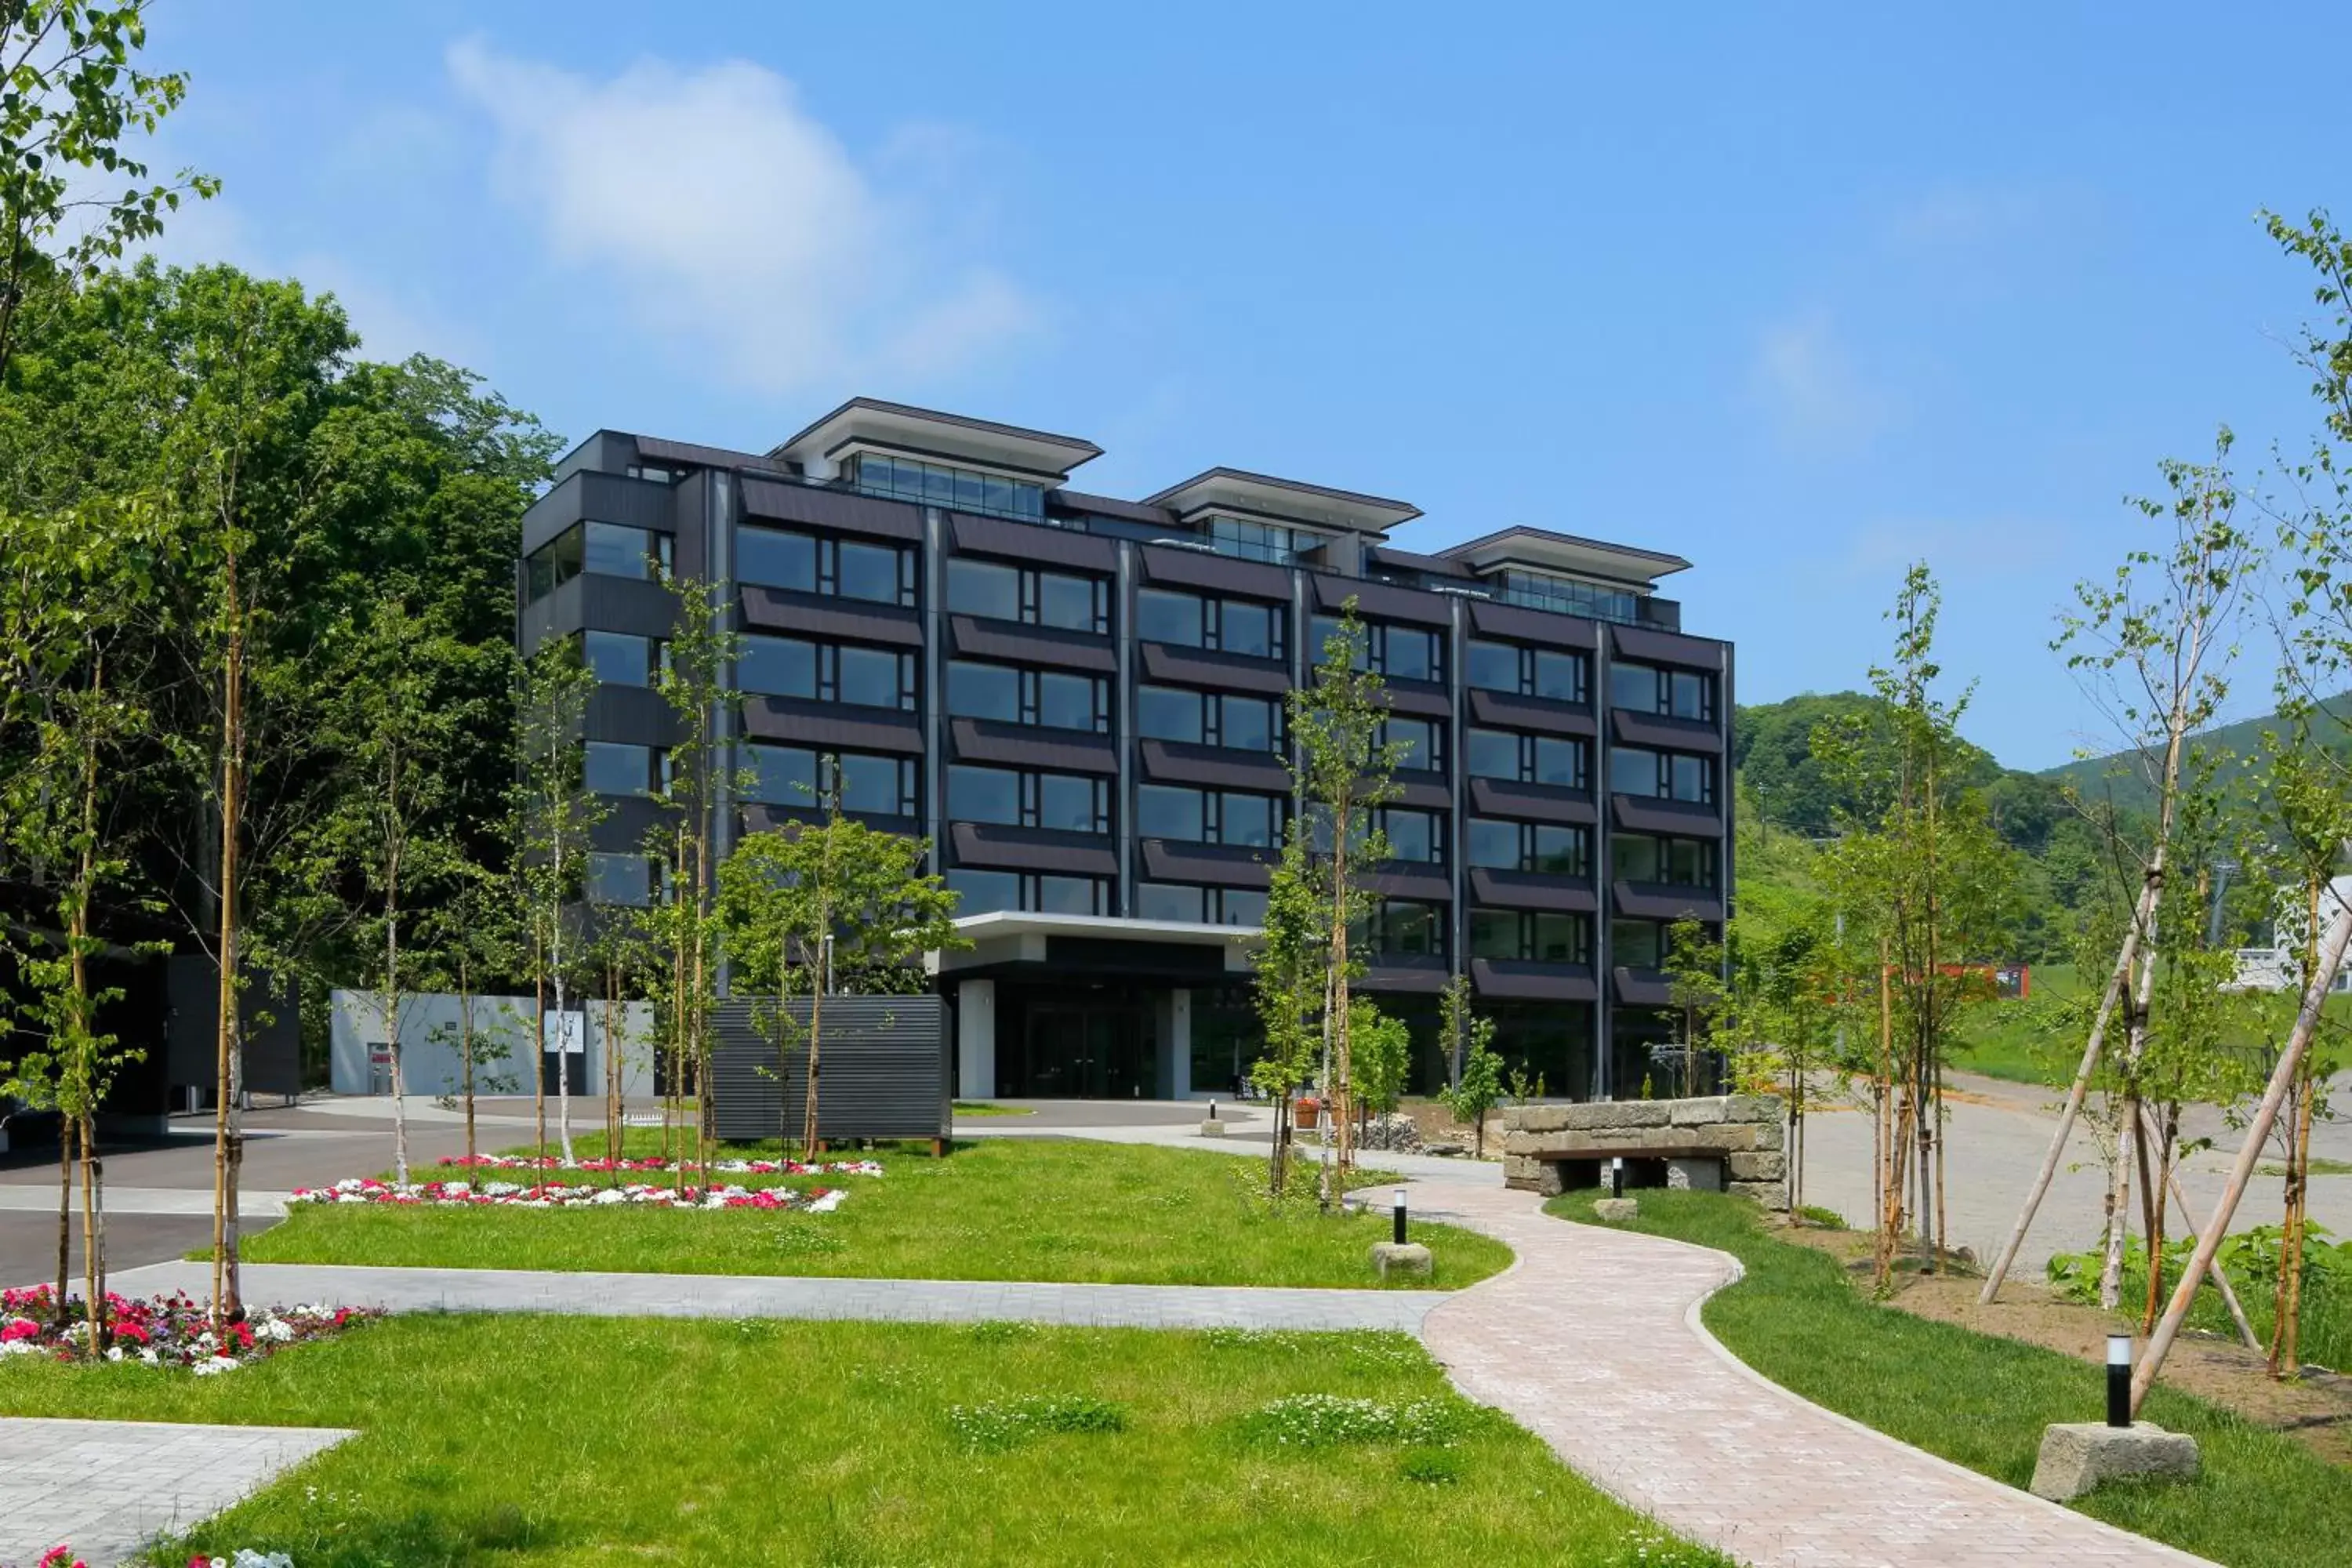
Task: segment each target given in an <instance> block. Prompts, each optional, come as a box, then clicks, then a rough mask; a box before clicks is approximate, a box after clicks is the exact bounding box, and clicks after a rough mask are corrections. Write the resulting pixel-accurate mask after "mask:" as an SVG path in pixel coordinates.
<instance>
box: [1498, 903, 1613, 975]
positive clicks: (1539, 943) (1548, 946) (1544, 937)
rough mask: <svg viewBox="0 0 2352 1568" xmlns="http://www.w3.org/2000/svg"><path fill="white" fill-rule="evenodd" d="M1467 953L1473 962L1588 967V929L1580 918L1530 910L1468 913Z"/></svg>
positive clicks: (1589, 929)
mask: <svg viewBox="0 0 2352 1568" xmlns="http://www.w3.org/2000/svg"><path fill="white" fill-rule="evenodd" d="M1470 952H1471V955H1472V956H1473V957H1475V958H1503V959H1517V960H1518V961H1520V962H1522V963H1591V962H1592V925H1591V921H1590V920H1589V919H1588V918H1587V917H1585V916H1583V915H1575V914H1557V913H1551V912H1548V911H1538V910H1475V909H1474V910H1471V911H1470Z"/></svg>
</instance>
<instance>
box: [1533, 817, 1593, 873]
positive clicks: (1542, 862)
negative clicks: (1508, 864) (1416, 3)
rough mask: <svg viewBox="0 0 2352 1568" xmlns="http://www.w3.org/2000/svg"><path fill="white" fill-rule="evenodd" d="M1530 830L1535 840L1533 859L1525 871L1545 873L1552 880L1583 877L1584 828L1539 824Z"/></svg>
mask: <svg viewBox="0 0 2352 1568" xmlns="http://www.w3.org/2000/svg"><path fill="white" fill-rule="evenodd" d="M1530 831H1531V833H1532V836H1533V839H1534V858H1533V859H1532V860H1531V861H1530V862H1529V863H1528V870H1530V871H1545V872H1549V873H1550V874H1551V875H1553V876H1555V877H1581V876H1583V875H1584V873H1585V869H1586V867H1585V836H1584V829H1582V828H1581V827H1558V826H1551V825H1550V824H1548V823H1539V824H1537V825H1536V826H1534V827H1533V828H1532V829H1531V830H1530Z"/></svg>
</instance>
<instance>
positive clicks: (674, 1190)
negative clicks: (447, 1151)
mask: <svg viewBox="0 0 2352 1568" xmlns="http://www.w3.org/2000/svg"><path fill="white" fill-rule="evenodd" d="M848 1195H849V1194H848V1193H847V1192H846V1191H845V1190H844V1189H842V1188H840V1187H813V1188H811V1189H809V1190H808V1191H807V1192H800V1191H796V1190H795V1189H793V1188H791V1187H735V1186H726V1187H695V1186H688V1187H656V1186H648V1185H646V1184H645V1183H642V1182H632V1183H630V1184H628V1185H626V1186H619V1187H600V1186H592V1185H589V1184H583V1183H577V1182H574V1183H561V1182H549V1183H532V1184H529V1185H525V1184H520V1183H516V1182H415V1183H411V1184H409V1185H407V1186H400V1185H398V1184H394V1183H392V1182H379V1181H377V1180H375V1179H374V1178H373V1177H371V1176H348V1177H345V1178H344V1179H343V1180H341V1181H340V1182H337V1183H336V1184H334V1185H333V1186H331V1187H297V1188H295V1189H294V1202H296V1203H298V1204H379V1205H400V1206H414V1207H439V1208H518V1209H586V1208H613V1207H618V1206H622V1205H639V1206H642V1207H647V1208H668V1209H797V1210H800V1211H803V1212H804V1213H807V1214H831V1213H832V1212H833V1211H834V1210H835V1209H836V1208H838V1207H840V1206H841V1200H842V1199H844V1198H845V1197H847V1196H848Z"/></svg>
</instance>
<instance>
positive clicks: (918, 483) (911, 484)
mask: <svg viewBox="0 0 2352 1568" xmlns="http://www.w3.org/2000/svg"><path fill="white" fill-rule="evenodd" d="M849 482H850V483H851V484H852V485H854V486H856V488H857V489H861V490H864V491H865V492H866V494H868V495H878V496H887V497H889V498H890V499H892V500H904V501H914V502H917V503H919V504H922V505H928V506H945V507H953V508H955V509H956V510H959V511H971V512H981V513H983V514H986V515H989V516H993V517H1010V518H1018V519H1020V520H1022V521H1028V522H1034V521H1039V520H1041V519H1042V518H1044V517H1045V487H1044V486H1043V485H1039V484H1034V483H1032V482H1030V481H1029V480H1027V479H1008V478H1005V477H1003V476H1001V475H996V474H983V473H981V472H979V471H978V470H976V469H972V468H951V467H950V466H948V465H947V464H944V463H925V462H919V461H917V460H915V459H914V458H893V457H888V456H886V455H884V454H882V453H879V452H861V453H859V454H858V455H857V457H856V459H854V461H853V465H852V467H851V468H850V474H849Z"/></svg>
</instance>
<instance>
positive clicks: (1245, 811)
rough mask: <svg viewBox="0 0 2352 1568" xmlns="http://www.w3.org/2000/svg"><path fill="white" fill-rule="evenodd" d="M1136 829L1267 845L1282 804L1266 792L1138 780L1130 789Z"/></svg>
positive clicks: (1156, 835)
mask: <svg viewBox="0 0 2352 1568" xmlns="http://www.w3.org/2000/svg"><path fill="white" fill-rule="evenodd" d="M1135 805H1136V832H1137V833H1138V834H1139V835H1140V836H1141V837H1146V838H1176V839H1182V840H1185V841H1187V842H1190V843H1199V844H1245V845H1252V846H1255V847H1260V848H1267V847H1272V846H1273V844H1274V842H1275V839H1276V836H1277V835H1278V833H1279V832H1280V829H1281V824H1282V808H1281V805H1280V804H1279V803H1278V802H1277V801H1276V799H1275V798H1274V797H1273V796H1272V795H1244V794H1242V793H1240V792H1238V791H1234V790H1225V791H1218V790H1199V789H1184V788H1181V787H1179V786H1177V785H1172V784H1144V785H1141V786H1140V787H1139V788H1138V789H1137V790H1136V803H1135Z"/></svg>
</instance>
